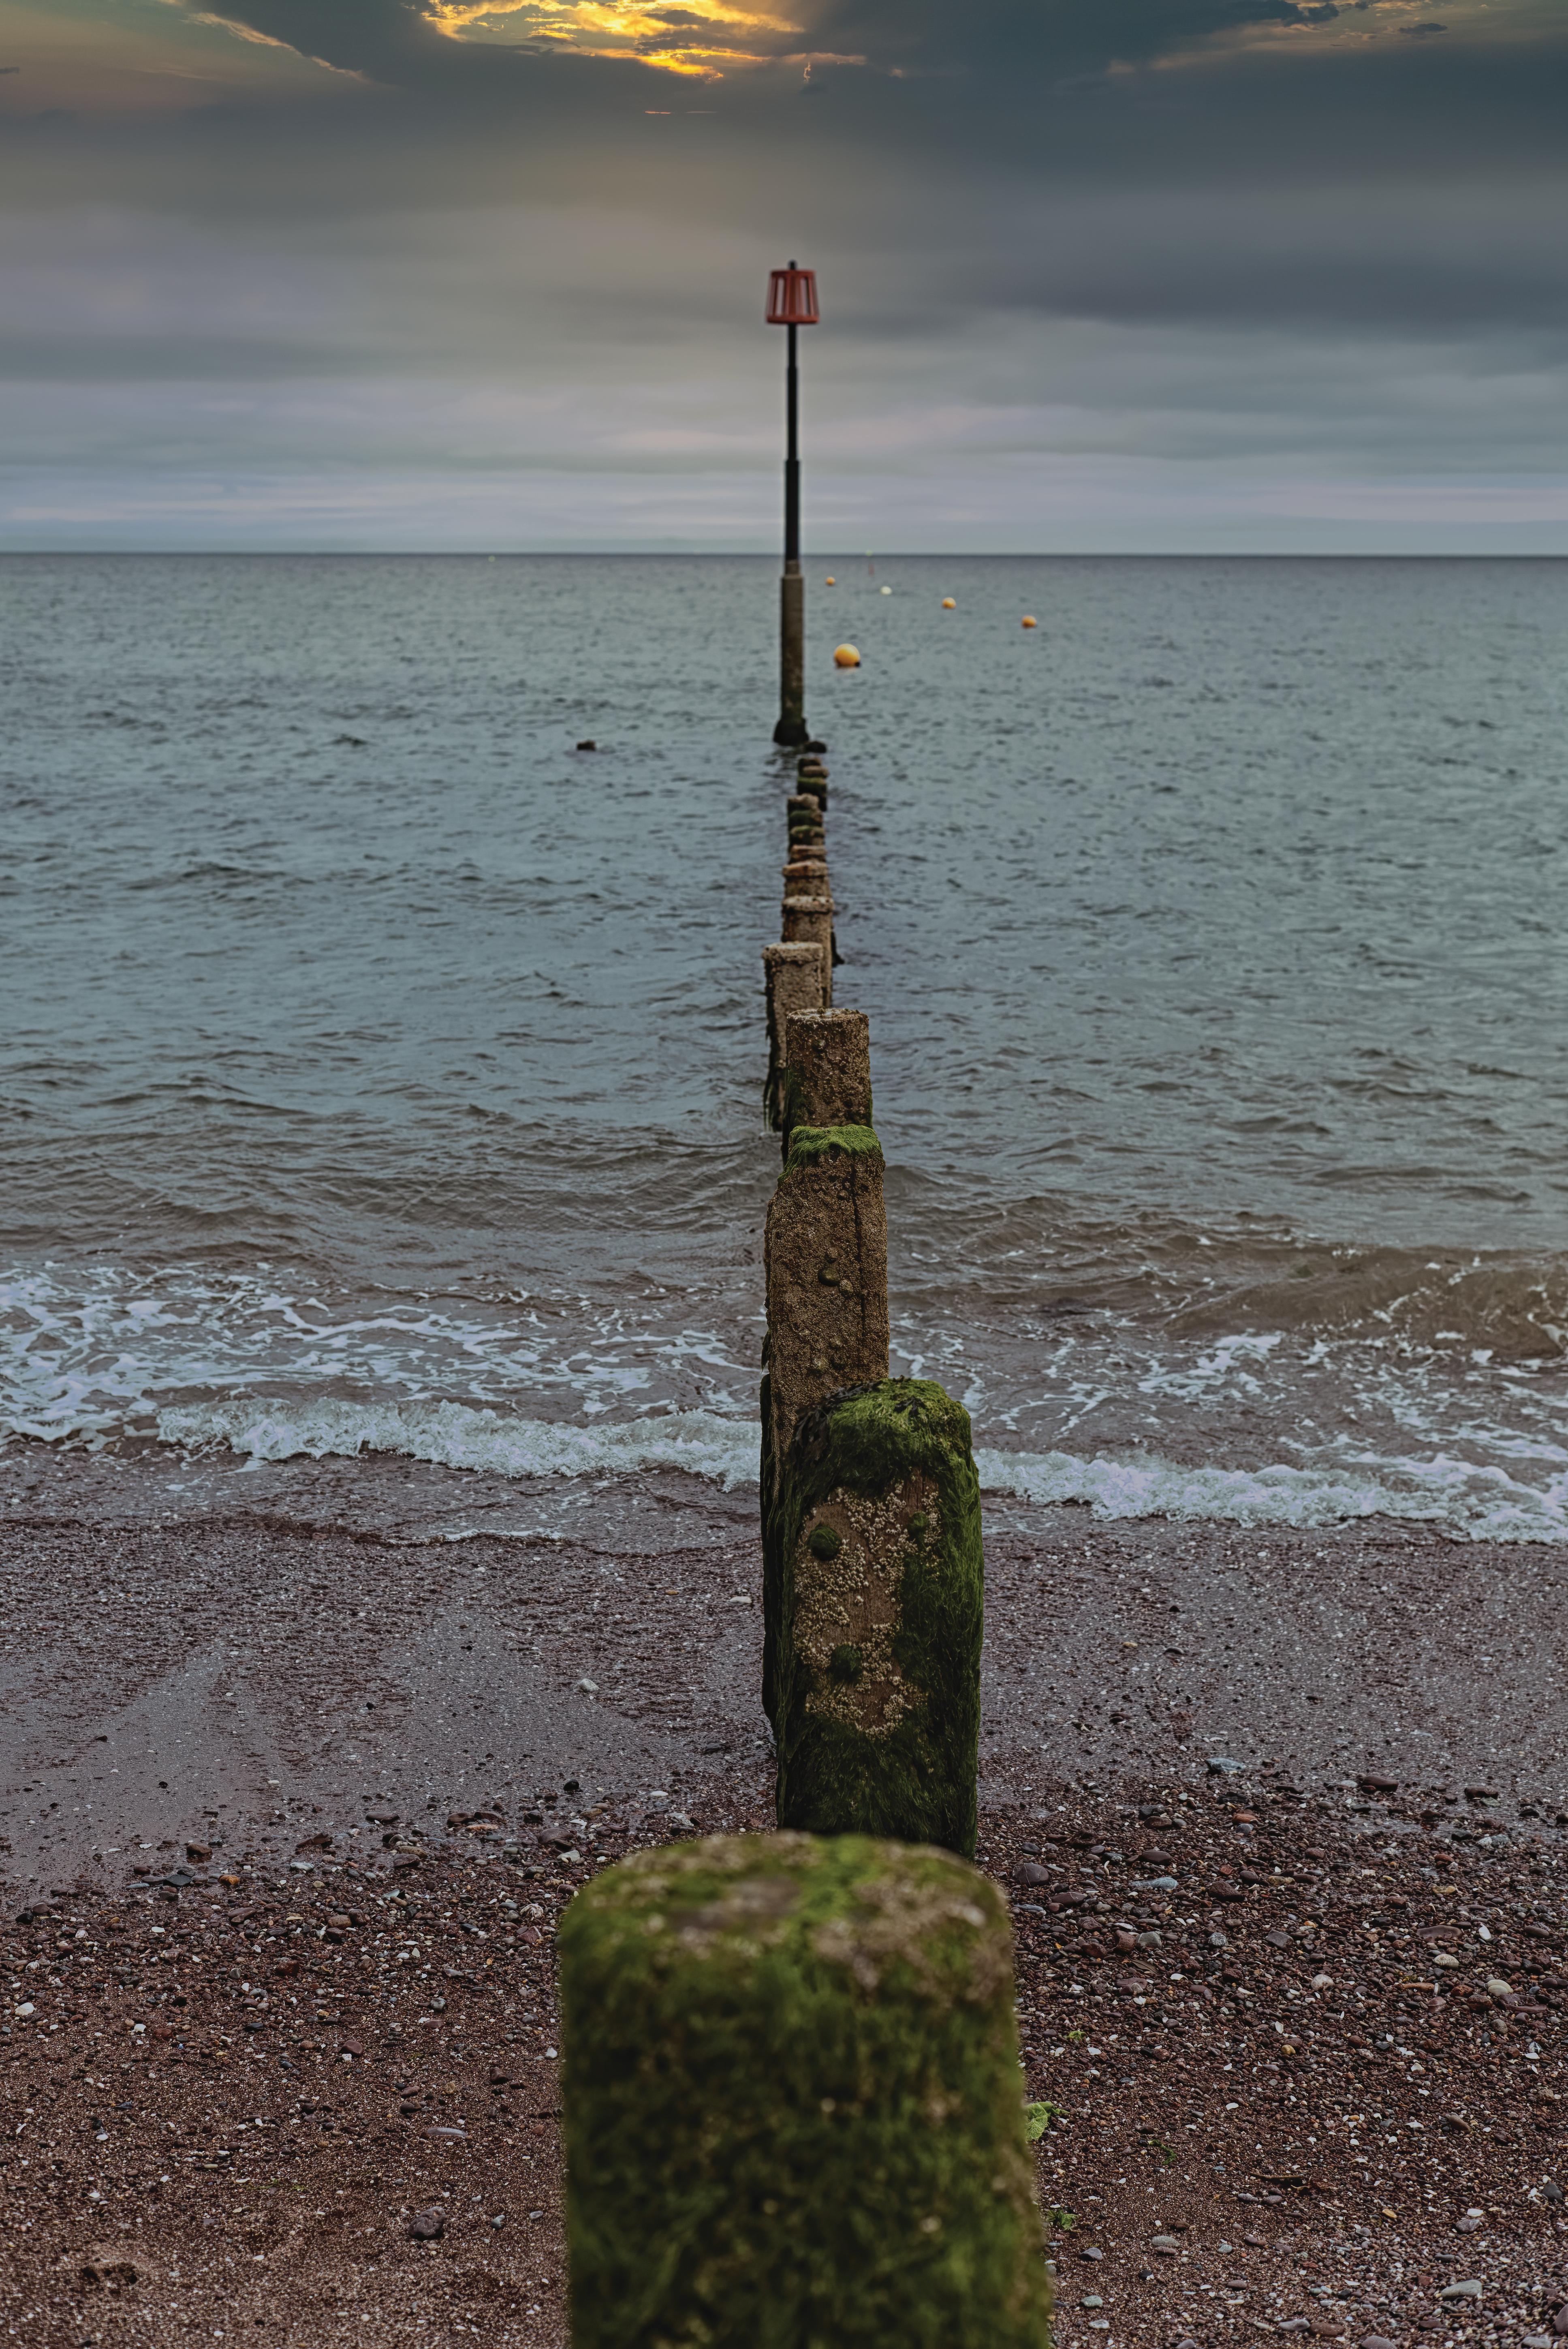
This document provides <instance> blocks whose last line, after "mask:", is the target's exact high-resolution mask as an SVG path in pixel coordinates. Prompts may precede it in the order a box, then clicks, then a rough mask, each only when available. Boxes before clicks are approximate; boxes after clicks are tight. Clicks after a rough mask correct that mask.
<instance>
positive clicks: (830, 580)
mask: <svg viewBox="0 0 1568 2349" xmlns="http://www.w3.org/2000/svg"><path fill="white" fill-rule="evenodd" d="M838 584H839V583H838V581H837V580H836V579H835V578H834V577H833V575H832V574H831V572H830V573H829V574H828V576H827V577H826V579H824V580H823V582H822V585H823V586H824V587H836V586H837V585H838Z"/></svg>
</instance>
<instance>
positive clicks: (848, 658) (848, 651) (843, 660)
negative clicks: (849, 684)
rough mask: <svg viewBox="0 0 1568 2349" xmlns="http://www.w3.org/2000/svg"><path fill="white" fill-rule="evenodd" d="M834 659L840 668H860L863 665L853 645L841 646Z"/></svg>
mask: <svg viewBox="0 0 1568 2349" xmlns="http://www.w3.org/2000/svg"><path fill="white" fill-rule="evenodd" d="M833 658H834V660H835V662H836V663H837V664H838V666H839V667H840V668H859V667H860V665H861V657H860V655H859V653H858V652H856V650H855V648H854V647H853V645H841V646H840V647H839V648H838V650H837V652H836V653H835V654H834V655H833Z"/></svg>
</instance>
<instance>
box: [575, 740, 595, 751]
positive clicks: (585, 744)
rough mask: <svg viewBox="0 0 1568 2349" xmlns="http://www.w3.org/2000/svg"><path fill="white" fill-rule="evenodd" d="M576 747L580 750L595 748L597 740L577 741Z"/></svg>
mask: <svg viewBox="0 0 1568 2349" xmlns="http://www.w3.org/2000/svg"><path fill="white" fill-rule="evenodd" d="M577 748H578V749H579V750H597V749H598V748H599V745H598V744H597V742H579V744H578V745H577Z"/></svg>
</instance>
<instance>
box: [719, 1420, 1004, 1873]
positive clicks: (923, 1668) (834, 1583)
mask: <svg viewBox="0 0 1568 2349" xmlns="http://www.w3.org/2000/svg"><path fill="white" fill-rule="evenodd" d="M768 1465H769V1467H770V1468H771V1469H772V1472H773V1486H774V1491H773V1500H772V1505H771V1507H770V1509H769V1515H768V1520H767V1524H766V1526H765V1536H764V1541H763V1601H762V1603H763V1667H762V1669H763V1702H764V1705H765V1708H766V1710H767V1713H768V1717H769V1721H770V1722H771V1723H772V1725H773V1735H774V1743H775V1747H776V1764H777V1776H778V1796H777V1800H778V1818H779V1826H781V1827H804V1828H806V1829H808V1830H810V1832H811V1833H813V1834H816V1835H843V1834H851V1833H859V1834H865V1835H879V1836H899V1837H904V1838H906V1839H907V1840H908V1841H909V1842H912V1843H925V1844H942V1845H945V1847H947V1849H948V1850H950V1851H955V1852H961V1853H962V1854H963V1855H964V1856H965V1857H966V1858H968V1857H973V1856H974V1851H975V1824H976V1821H975V1811H976V1789H975V1779H976V1768H977V1759H978V1748H979V1736H980V1646H981V1640H982V1635H983V1632H984V1628H985V1561H984V1557H983V1553H982V1547H981V1537H980V1485H979V1479H978V1477H977V1475H975V1458H974V1454H973V1452H972V1450H971V1448H970V1428H969V1414H968V1413H967V1412H966V1411H965V1409H964V1407H963V1405H962V1404H961V1403H956V1402H953V1400H952V1399H951V1397H950V1396H948V1395H946V1394H944V1392H943V1390H942V1389H941V1388H940V1387H939V1386H937V1385H936V1384H935V1383H934V1381H932V1380H930V1379H882V1380H880V1381H878V1382H877V1383H875V1384H874V1385H866V1386H854V1387H849V1388H846V1389H844V1390H842V1391H841V1392H839V1393H836V1394H830V1395H829V1396H828V1397H827V1399H826V1400H825V1401H824V1402H821V1403H820V1404H819V1405H818V1406H817V1407H816V1408H815V1409H814V1410H811V1411H810V1412H808V1413H805V1414H804V1415H803V1416H802V1418H801V1419H800V1421H799V1423H798V1425H797V1426H796V1428H795V1431H794V1433H793V1436H792V1438H791V1440H790V1443H789V1447H788V1449H787V1450H784V1451H782V1452H781V1454H779V1456H778V1457H776V1458H775V1459H774V1460H772V1461H770V1462H769V1463H768Z"/></svg>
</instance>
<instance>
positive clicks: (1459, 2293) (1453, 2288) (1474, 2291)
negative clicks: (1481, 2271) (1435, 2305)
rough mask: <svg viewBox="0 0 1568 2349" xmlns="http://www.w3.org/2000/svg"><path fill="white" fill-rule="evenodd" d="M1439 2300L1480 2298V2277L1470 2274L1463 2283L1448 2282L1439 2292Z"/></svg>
mask: <svg viewBox="0 0 1568 2349" xmlns="http://www.w3.org/2000/svg"><path fill="white" fill-rule="evenodd" d="M1438 2298H1439V2300H1479V2299H1480V2277H1479V2276H1468V2277H1467V2278H1466V2279H1465V2281H1464V2282H1463V2283H1446V2284H1444V2286H1443V2288H1442V2290H1441V2292H1439V2294H1438Z"/></svg>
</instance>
